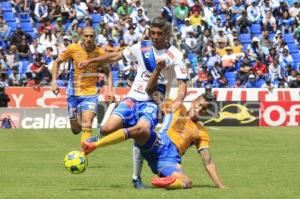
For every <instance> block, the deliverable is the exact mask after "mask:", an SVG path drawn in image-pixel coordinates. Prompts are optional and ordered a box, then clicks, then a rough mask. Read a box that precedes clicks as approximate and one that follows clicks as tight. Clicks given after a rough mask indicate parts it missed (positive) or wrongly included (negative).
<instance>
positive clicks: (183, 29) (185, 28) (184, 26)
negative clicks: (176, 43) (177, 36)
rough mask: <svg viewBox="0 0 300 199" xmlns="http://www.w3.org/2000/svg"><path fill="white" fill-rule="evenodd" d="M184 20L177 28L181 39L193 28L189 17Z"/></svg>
mask: <svg viewBox="0 0 300 199" xmlns="http://www.w3.org/2000/svg"><path fill="white" fill-rule="evenodd" d="M184 21H185V22H184V24H182V25H181V29H180V30H179V31H180V33H181V39H185V38H186V37H187V36H188V34H187V33H188V32H193V31H194V28H193V26H192V25H191V23H190V19H189V18H186V19H185V20H184Z"/></svg>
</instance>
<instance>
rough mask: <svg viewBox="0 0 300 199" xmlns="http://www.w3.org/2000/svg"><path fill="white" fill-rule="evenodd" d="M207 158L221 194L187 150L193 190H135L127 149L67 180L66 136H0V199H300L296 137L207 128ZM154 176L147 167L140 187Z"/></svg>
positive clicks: (291, 131) (69, 145) (299, 140)
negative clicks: (210, 157) (210, 159)
mask: <svg viewBox="0 0 300 199" xmlns="http://www.w3.org/2000/svg"><path fill="white" fill-rule="evenodd" d="M209 131H210V137H211V140H212V143H211V150H212V154H213V158H214V160H215V162H216V164H217V167H218V170H219V173H220V176H221V178H222V180H223V181H224V183H225V184H226V185H227V186H228V189H225V190H218V189H216V188H214V187H213V184H212V182H211V180H210V178H209V177H208V175H207V173H206V172H205V170H204V169H203V166H202V163H201V159H200V157H199V155H198V154H197V153H196V150H195V149H194V148H193V147H192V148H190V149H189V151H188V152H187V154H186V155H185V156H184V158H183V165H184V168H185V170H186V173H187V174H188V175H189V176H190V177H191V178H192V180H193V185H194V187H193V188H192V189H189V190H175V191H167V190H163V189H155V188H149V189H145V190H135V189H133V188H132V185H131V175H132V173H131V172H132V141H127V142H126V143H123V144H119V145H115V146H110V147H108V148H105V149H102V150H98V151H96V152H95V153H93V154H91V155H90V157H89V167H88V168H87V170H86V172H85V173H83V174H81V175H72V174H69V173H67V171H66V170H65V168H64V166H63V158H64V156H65V154H66V153H68V152H69V151H71V150H77V149H79V137H78V136H73V135H72V134H71V133H70V132H69V130H1V131H0V161H1V163H0V199H4V198H5V199H15V198H18V199H21V198H28V199H35V198H37V199H41V198H43V199H48V198H49V199H50V198H51V199H54V198H55V199H58V198H72V199H75V198H80V199H82V198H87V199H93V198H97V199H100V198H117V199H123V198H126V199H135V198H143V199H152V198H164V199H168V198H178V199H179V198H180V199H182V198H185V199H190V198H203V199H210V198H218V199H223V198H226V199H241V198H242V199H248V198H249V199H250V198H253V199H268V198H270V199H275V198H280V199H298V198H300V189H299V185H300V129H299V128H297V127H295V128H257V127H249V128H237V127H236V128H233V127H231V128H223V127H218V128H212V129H209ZM152 176H153V174H152V173H151V172H150V170H149V168H148V167H147V165H146V164H144V167H143V179H144V182H145V183H147V184H148V185H149V183H150V179H151V178H152Z"/></svg>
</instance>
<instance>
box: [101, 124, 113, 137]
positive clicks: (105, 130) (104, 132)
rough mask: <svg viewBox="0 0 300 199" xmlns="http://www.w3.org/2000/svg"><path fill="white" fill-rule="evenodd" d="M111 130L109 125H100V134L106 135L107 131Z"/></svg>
mask: <svg viewBox="0 0 300 199" xmlns="http://www.w3.org/2000/svg"><path fill="white" fill-rule="evenodd" d="M111 132H113V129H112V127H111V125H103V126H101V134H102V135H108V134H109V133H111Z"/></svg>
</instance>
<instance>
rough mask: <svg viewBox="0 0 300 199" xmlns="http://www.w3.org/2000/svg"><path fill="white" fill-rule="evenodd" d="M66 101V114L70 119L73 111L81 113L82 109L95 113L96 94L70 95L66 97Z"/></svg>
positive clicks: (72, 116) (96, 105)
mask: <svg viewBox="0 0 300 199" xmlns="http://www.w3.org/2000/svg"><path fill="white" fill-rule="evenodd" d="M67 102H68V116H69V118H70V119H72V118H75V117H76V116H75V115H74V113H75V112H76V113H82V112H84V111H91V112H94V113H95V114H96V113H97V107H98V96H97V95H90V96H75V95H70V96H68V98H67Z"/></svg>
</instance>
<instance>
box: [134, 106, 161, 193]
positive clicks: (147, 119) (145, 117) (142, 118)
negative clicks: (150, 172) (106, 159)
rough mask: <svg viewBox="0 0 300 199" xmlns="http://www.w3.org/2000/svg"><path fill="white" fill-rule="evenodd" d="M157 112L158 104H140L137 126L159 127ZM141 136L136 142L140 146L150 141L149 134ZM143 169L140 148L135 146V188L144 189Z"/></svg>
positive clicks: (146, 127) (144, 127)
mask: <svg viewBox="0 0 300 199" xmlns="http://www.w3.org/2000/svg"><path fill="white" fill-rule="evenodd" d="M157 112H158V107H157V104H155V103H153V102H140V103H139V105H138V115H139V121H138V123H137V126H138V127H140V128H142V129H146V130H147V129H148V131H149V130H150V129H154V128H155V126H156V125H157ZM144 136H146V137H144ZM144 136H143V135H139V136H138V137H137V138H136V139H135V141H136V143H138V144H139V145H143V144H144V143H143V141H145V140H148V139H149V133H148V134H147V133H146V134H145V135H144ZM142 168H143V156H142V154H141V151H140V148H139V147H137V146H135V145H134V146H133V175H132V183H133V186H134V187H135V188H138V189H142V188H144V184H143V182H142V179H141V174H142Z"/></svg>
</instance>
